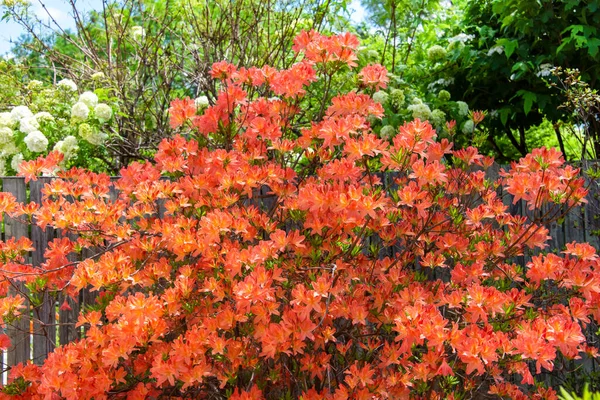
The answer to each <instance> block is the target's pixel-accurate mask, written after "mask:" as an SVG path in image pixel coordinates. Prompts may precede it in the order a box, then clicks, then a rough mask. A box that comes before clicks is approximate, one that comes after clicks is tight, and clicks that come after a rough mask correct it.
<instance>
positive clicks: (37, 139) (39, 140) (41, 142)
mask: <svg viewBox="0 0 600 400" xmlns="http://www.w3.org/2000/svg"><path fill="white" fill-rule="evenodd" d="M23 142H25V145H26V146H27V148H28V149H29V151H31V152H33V153H40V152H42V151H46V149H47V148H48V138H47V137H46V136H44V134H43V133H42V132H40V131H32V132H30V133H29V134H28V135H27V136H25V139H23Z"/></svg>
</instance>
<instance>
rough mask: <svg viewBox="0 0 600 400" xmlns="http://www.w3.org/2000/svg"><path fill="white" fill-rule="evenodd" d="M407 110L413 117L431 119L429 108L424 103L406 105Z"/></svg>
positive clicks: (422, 119)
mask: <svg viewBox="0 0 600 400" xmlns="http://www.w3.org/2000/svg"><path fill="white" fill-rule="evenodd" d="M408 110H409V111H411V112H412V116H413V118H414V119H417V118H418V119H420V120H421V121H428V120H430V119H431V109H430V108H429V106H428V105H427V104H425V103H417V104H411V105H410V106H408Z"/></svg>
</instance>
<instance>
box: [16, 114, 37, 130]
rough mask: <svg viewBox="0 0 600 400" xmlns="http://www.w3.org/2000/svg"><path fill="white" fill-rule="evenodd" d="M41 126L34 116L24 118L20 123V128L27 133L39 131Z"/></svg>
mask: <svg viewBox="0 0 600 400" xmlns="http://www.w3.org/2000/svg"><path fill="white" fill-rule="evenodd" d="M39 128H40V124H39V122H38V121H37V118H35V117H34V116H31V117H26V118H23V119H21V122H20V123H19V130H20V131H21V132H23V133H25V134H27V133H30V132H33V131H37V130H38V129H39Z"/></svg>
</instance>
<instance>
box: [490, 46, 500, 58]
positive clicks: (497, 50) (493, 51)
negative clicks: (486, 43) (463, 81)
mask: <svg viewBox="0 0 600 400" xmlns="http://www.w3.org/2000/svg"><path fill="white" fill-rule="evenodd" d="M502 53H504V47H502V46H494V47H492V48H491V49H489V50H488V52H487V55H488V57H491V56H492V55H494V54H502Z"/></svg>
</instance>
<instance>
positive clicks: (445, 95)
mask: <svg viewBox="0 0 600 400" xmlns="http://www.w3.org/2000/svg"><path fill="white" fill-rule="evenodd" d="M438 99H440V101H448V100H450V92H449V91H447V90H444V89H442V90H440V91H439V93H438Z"/></svg>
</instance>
